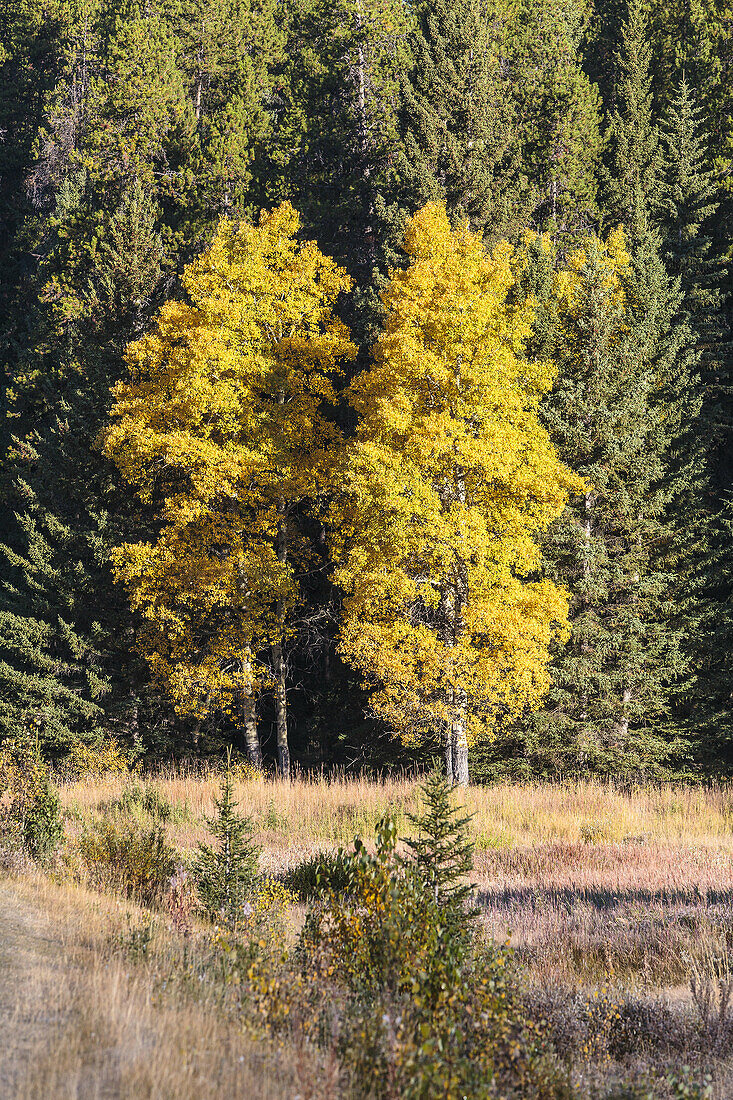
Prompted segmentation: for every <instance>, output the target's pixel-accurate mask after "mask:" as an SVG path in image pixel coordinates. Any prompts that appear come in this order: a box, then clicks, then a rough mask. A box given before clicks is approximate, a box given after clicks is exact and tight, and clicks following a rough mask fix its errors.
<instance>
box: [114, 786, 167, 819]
mask: <svg viewBox="0 0 733 1100" xmlns="http://www.w3.org/2000/svg"><path fill="white" fill-rule="evenodd" d="M110 809H112V810H118V811H120V812H122V813H127V814H131V815H132V816H133V817H139V816H141V815H145V814H147V816H148V817H152V818H153V819H154V820H155V821H160V822H166V821H170V819H171V817H172V816H173V807H172V806H171V804H170V802H169V801H168V799H167V798H166V797H165V796H164V795H162V794H161V793H160V791H159V790H158V788H157V787H155V786H153V784H152V783H133V784H132V786H129V787H125V789H124V791H123V792H122V794H121V795H120V797H119V799H118V800H117V801H116V802H114V803H113V804H112V806H111V807H110Z"/></svg>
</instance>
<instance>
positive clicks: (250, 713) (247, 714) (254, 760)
mask: <svg viewBox="0 0 733 1100" xmlns="http://www.w3.org/2000/svg"><path fill="white" fill-rule="evenodd" d="M242 716H243V718H244V739H245V742H246V745H247V756H248V757H249V762H250V764H252V765H253V767H255V768H261V767H262V750H261V748H260V737H259V734H258V732H257V711H256V706H255V698H254V693H252V692H251V693H250V694H249V695H245V696H244V698H243V700H242Z"/></svg>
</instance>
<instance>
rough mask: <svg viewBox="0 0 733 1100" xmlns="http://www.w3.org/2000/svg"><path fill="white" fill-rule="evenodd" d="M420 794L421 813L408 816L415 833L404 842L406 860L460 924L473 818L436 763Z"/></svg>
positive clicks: (469, 865) (466, 892) (467, 890)
mask: <svg viewBox="0 0 733 1100" xmlns="http://www.w3.org/2000/svg"><path fill="white" fill-rule="evenodd" d="M421 793H422V800H423V807H422V812H421V813H418V814H408V815H407V820H408V821H409V822H410V824H411V825H412V826H414V827H415V828H416V829H417V831H418V835H417V836H416V837H408V838H407V839H406V841H405V844H406V846H407V851H408V852H409V856H408V860H409V862H410V863H411V864H412V865H413V866H414V867H415V868H416V869H417V871H418V873H419V874H420V876H421V877H422V879H423V881H424V882H425V883H426V885H427V886H428V888H429V889H430V891H431V893H432V894H433V895H434V897H435V900H436V902H437V904H438V905H439V906H440V907H441V908H442V909H443V910H445V911H447V912H448V913H450V914H451V915H452V916H453V917H454V918H456V919H457V920H458V921H459V922H460V921H461V920H462V919H465V905H466V902H467V900H468V899H469V897H470V896H471V890H472V888H471V886H470V885H469V884H468V883H467V882H466V876H467V875H469V874H470V873H471V871H472V870H473V851H474V845H473V842H472V841H471V840H470V838H469V834H468V825H469V824H470V822H471V818H472V817H473V814H468V815H465V814H462V807H461V806H459V805H457V803H456V797H455V790H454V788H453V786H452V784H451V783H450V781H449V780H448V777H447V776H446V775H445V772H444V770H443V768H441V767H440V765H439V764H437V763H436V764H435V766H434V767H433V768H432V769H431V771H430V772H429V773H428V775H427V776H426V777H425V779H424V781H423V784H422V791H421Z"/></svg>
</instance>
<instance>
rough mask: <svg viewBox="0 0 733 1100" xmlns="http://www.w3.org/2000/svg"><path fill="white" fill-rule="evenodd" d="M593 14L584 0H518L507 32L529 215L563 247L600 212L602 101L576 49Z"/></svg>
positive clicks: (578, 50)
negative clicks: (530, 196) (577, 0)
mask: <svg viewBox="0 0 733 1100" xmlns="http://www.w3.org/2000/svg"><path fill="white" fill-rule="evenodd" d="M590 14H591V13H590V9H589V7H588V5H587V4H584V3H580V4H567V3H564V2H563V0H540V2H537V0H523V3H522V4H520V6H519V17H518V19H517V21H516V25H515V27H514V29H513V31H512V45H511V55H512V66H511V68H512V81H511V84H512V95H513V98H514V101H515V103H516V110H515V117H516V125H517V127H518V135H519V140H520V145H521V168H522V174H523V176H524V177H526V179H527V180H528V182H529V185H530V188H531V190H532V192H533V204H532V208H531V215H532V221H533V223H534V225H535V226H536V227H537V228H542V229H545V230H548V231H550V232H551V233H552V235H553V237H554V239H556V240H557V241H559V242H560V243H561V244H562V245H563V246H569V245H571V242H572V239H573V237H577V235H578V234H579V233H580V234H582V233H585V232H587V231H588V229H590V228H591V227H592V226H594V225H595V224H596V222H597V219H598V207H597V190H598V184H597V178H598V167H599V160H600V154H601V133H600V130H601V121H600V100H599V96H598V91H597V89H596V87H595V85H594V84H592V83H591V81H590V80H589V79H588V77H587V75H586V73H585V72H584V70H583V59H582V55H581V48H582V44H583V41H584V39H585V36H586V34H587V30H588V25H589V20H590ZM514 186H516V185H514Z"/></svg>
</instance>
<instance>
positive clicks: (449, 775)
mask: <svg viewBox="0 0 733 1100" xmlns="http://www.w3.org/2000/svg"><path fill="white" fill-rule="evenodd" d="M452 606H453V600H452V594H451V589H450V585H449V584H448V582H447V581H444V582H443V588H442V590H441V594H440V611H441V618H442V620H443V624H442V629H441V633H442V635H443V641H444V642H445V644H446V645H447V646H450V645H452V644H453V636H452V632H451V629H450V625H449V624H450V621H451V611H452ZM443 701H444V703H445V709H446V711H447V712H448V714H452V713H453V692H449V691H448V690H447V689H446V691H445V695H444V699H443ZM443 758H444V760H445V777H446V779H447V780H448V782H449V783H450V785H451V786H453V783H454V781H455V777H454V772H453V723H452V721H451V719H449V718H445V720H444V728H443Z"/></svg>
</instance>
